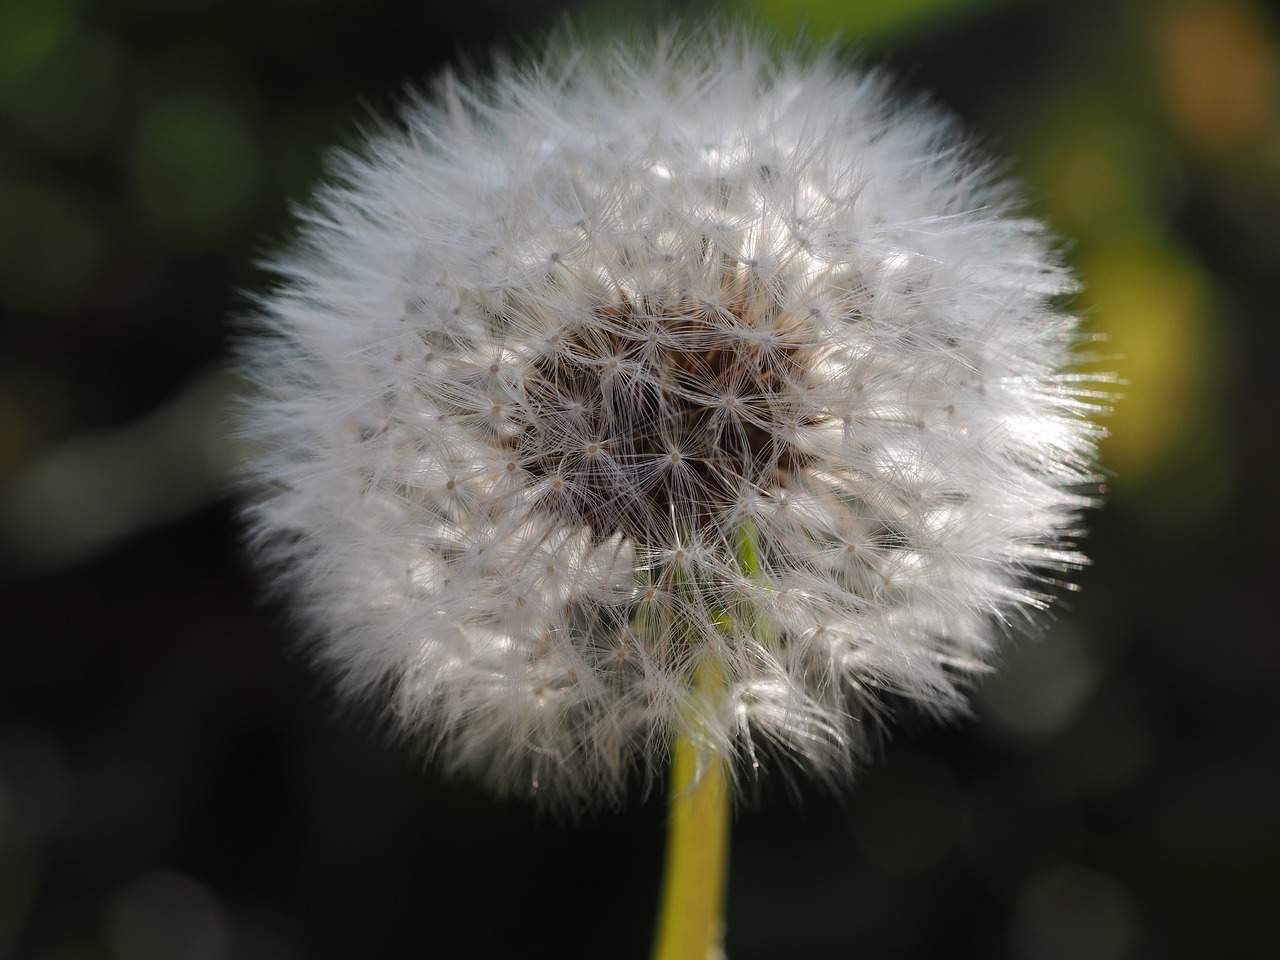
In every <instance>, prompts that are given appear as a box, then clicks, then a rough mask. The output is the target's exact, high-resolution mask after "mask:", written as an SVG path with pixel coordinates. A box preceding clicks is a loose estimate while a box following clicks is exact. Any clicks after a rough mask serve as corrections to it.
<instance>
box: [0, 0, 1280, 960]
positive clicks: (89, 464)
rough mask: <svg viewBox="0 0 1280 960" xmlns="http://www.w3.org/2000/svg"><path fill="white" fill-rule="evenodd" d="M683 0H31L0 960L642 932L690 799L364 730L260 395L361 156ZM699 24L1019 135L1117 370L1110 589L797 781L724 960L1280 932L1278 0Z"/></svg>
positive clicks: (3, 433)
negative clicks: (493, 55)
mask: <svg viewBox="0 0 1280 960" xmlns="http://www.w3.org/2000/svg"><path fill="white" fill-rule="evenodd" d="M655 6H661V5H654V4H644V3H639V2H636V3H614V4H610V5H607V6H601V5H594V6H592V5H585V4H564V3H536V2H521V0H475V2H473V3H470V4H465V5H451V6H448V7H440V6H436V5H432V4H427V3H421V2H419V3H416V4H411V3H396V2H376V0H369V2H365V3H356V2H354V0H308V2H303V0H257V2H250V0H0V317H2V318H3V319H2V324H3V326H0V578H2V580H3V582H2V583H0V597H2V598H3V599H2V606H0V957H12V958H15V960H303V958H306V960H310V958H346V957H355V956H374V957H379V956H421V957H432V958H437V957H438V958H452V957H487V956H509V955H514V954H516V953H523V954H529V953H532V954H533V955H534V956H542V955H547V956H557V957H564V958H574V957H584V958H585V957H610V958H614V957H616V958H640V957H644V956H645V955H646V954H647V951H648V947H649V936H650V924H651V922H652V919H653V913H654V910H655V908H656V903H657V899H656V898H657V882H658V876H659V868H660V856H661V830H662V817H663V811H662V805H661V798H660V796H658V797H651V798H650V799H648V800H647V801H641V800H637V801H636V802H635V803H634V804H633V805H632V807H630V808H629V809H628V810H626V811H624V812H622V813H620V814H619V815H617V816H615V817H602V818H600V819H599V820H598V821H593V822H589V823H585V824H581V825H576V826H567V825H560V824H557V823H554V822H549V821H546V820H543V819H540V818H538V817H537V816H536V815H535V814H534V813H533V811H532V808H531V807H530V806H527V805H525V804H523V803H520V802H515V801H511V802H502V803H497V802H494V801H492V800H491V799H490V798H489V797H487V796H486V795H485V794H484V793H483V792H481V791H480V790H478V789H477V788H476V787H475V786H474V785H472V784H469V783H466V782H461V783H459V782H449V781H445V780H443V779H442V778H441V777H439V775H438V774H437V773H436V772H435V771H433V770H432V769H431V768H430V767H429V766H428V765H424V764H423V762H422V760H421V758H419V757H416V756H414V755H413V754H412V753H411V752H410V751H409V750H408V749H407V748H403V747H401V746H398V745H387V744H386V743H385V742H384V740H383V738H382V737H381V735H380V733H379V731H378V730H377V729H376V724H375V723H374V722H373V721H372V720H371V719H370V718H368V717H364V716H359V715H355V716H352V715H349V714H348V715H343V716H338V717H336V718H335V717H334V706H333V704H332V702H331V701H330V699H329V695H328V694H327V693H326V692H325V690H326V684H325V683H324V681H322V680H321V679H319V678H317V677H316V676H314V675H313V673H312V671H311V670H310V668H309V667H308V666H307V664H306V662H305V658H304V657H303V656H301V655H299V654H298V652H297V648H296V647H295V640H296V637H295V635H294V633H293V631H292V629H291V626H290V624H289V622H288V620H287V617H286V615H285V614H284V613H283V611H282V610H280V609H278V608H277V607H276V606H274V605H273V604H272V603H271V602H269V601H266V600H264V599H263V596H262V584H261V582H260V581H259V579H258V578H257V577H256V575H255V573H254V572H253V570H252V569H251V568H250V566H249V564H248V563H247V562H246V561H245V560H244V558H243V556H242V551H241V549H240V545H239V543H238V532H237V525H236V522H235V519H234V512H235V498H234V496H233V495H232V494H231V493H230V492H229V491H230V479H229V478H230V476H231V474H232V472H233V471H234V468H235V465H236V463H237V462H238V461H239V460H240V459H241V457H242V456H243V451H240V450H238V449H236V447H235V445H234V444H232V443H231V442H230V441H228V440H227V439H226V411H227V407H228V404H229V402H230V398H231V397H232V396H233V395H234V394H235V391H236V389H237V385H236V381H235V377H234V375H233V374H231V373H230V372H228V367H227V359H228V357H229V353H230V349H231V345H232V344H233V342H234V340H235V338H236V337H238V336H239V335H240V325H239V322H238V320H237V318H238V317H242V316H244V315H245V314H247V313H248V312H250V311H251V310H252V295H253V291H255V290H261V289H263V287H264V285H265V284H267V283H269V279H268V278H267V277H266V276H265V275H264V274H263V273H262V272H261V271H260V270H259V269H258V268H257V267H256V266H255V260H256V259H257V258H259V257H260V256H261V255H263V253H264V252H266V251H269V250H270V249H272V248H273V247H274V246H276V245H277V244H279V243H281V242H282V241H283V240H284V239H285V238H287V236H288V234H289V230H290V227H289V213H288V211H289V204H290V203H294V202H301V201H302V200H304V199H305V198H306V196H307V195H308V193H309V192H310V190H311V189H312V187H313V186H314V184H315V183H316V182H317V179H318V178H319V177H320V176H321V175H322V170H323V157H324V152H325V150H326V149H327V148H328V147H330V146H332V145H334V144H342V143H351V142H353V141H355V140H356V139H357V137H358V135H359V131H360V130H361V129H362V128H366V127H368V126H370V125H371V124H372V123H373V122H374V120H373V118H374V117H377V116H380V115H383V114H385V113H387V112H388V111H390V110H392V109H393V108H394V106H395V104H396V103H397V102H399V101H400V100H401V98H402V97H403V95H404V91H405V89H406V87H405V84H406V82H413V81H416V82H419V83H420V82H421V81H423V80H424V79H426V78H429V77H430V76H432V75H433V74H435V73H436V72H437V71H439V70H440V69H441V68H442V67H444V66H445V65H448V64H450V63H458V62H464V61H465V62H478V63H481V64H482V63H483V62H484V58H485V56H486V51H487V50H489V49H490V48H491V47H492V46H493V45H494V44H495V43H496V44H500V45H505V46H507V47H508V48H517V49H518V48H519V47H520V46H522V45H524V44H533V45H536V44H537V42H538V38H539V37H540V36H542V35H544V34H545V32H546V31H547V30H549V29H554V28H555V27H556V26H557V25H558V24H559V23H561V22H562V19H563V18H564V17H566V16H569V17H572V18H574V19H576V20H577V21H578V22H580V23H582V24H583V25H584V27H583V28H584V29H586V30H593V29H603V28H606V27H609V26H612V25H614V24H616V23H617V22H620V21H621V22H626V21H638V22H644V21H645V20H646V19H651V18H652V16H653V11H654V7H655ZM673 8H674V6H673ZM698 9H699V10H704V9H705V10H714V11H718V12H721V13H729V14H734V13H737V14H741V15H745V16H749V17H753V18H754V19H756V20H757V21H758V22H761V23H764V24H768V25H772V26H774V27H776V28H777V29H778V30H780V31H782V32H793V31H802V32H805V33H807V34H809V35H811V36H814V37H817V38H819V39H829V38H834V42H837V43H839V44H842V45H844V46H845V47H847V48H848V50H849V52H850V57H851V59H856V60H859V61H861V62H863V63H870V64H873V65H884V66H886V67H888V68H889V69H891V70H893V71H894V72H895V73H896V74H898V75H899V76H900V77H902V78H903V84H904V89H906V90H909V91H920V92H928V93H929V94H930V95H931V96H932V97H933V98H934V99H936V100H937V101H939V102H940V103H942V104H944V105H946V106H947V107H948V108H950V109H951V110H953V111H955V112H956V113H958V114H959V115H960V116H961V117H962V119H963V120H964V121H965V122H966V123H967V124H968V126H969V127H971V128H972V129H973V130H975V131H978V132H979V136H981V137H982V138H983V139H982V142H983V143H984V144H986V145H988V146H989V147H990V148H991V150H992V152H993V153H994V154H996V155H999V156H1007V157H1011V158H1012V168H1011V172H1012V173H1013V174H1015V175H1016V176H1017V177H1019V178H1020V179H1022V180H1023V181H1024V182H1025V183H1026V184H1027V185H1028V192H1029V194H1030V195H1031V197H1032V198H1033V200H1032V202H1033V209H1034V212H1035V213H1036V214H1038V215H1040V216H1043V217H1044V218H1046V219H1048V220H1049V221H1051V222H1052V223H1053V225H1054V228H1055V229H1056V230H1057V232H1058V233H1059V234H1060V235H1061V236H1062V237H1064V238H1065V242H1066V244H1067V255H1068V256H1069V258H1070V259H1071V261H1072V262H1073V263H1074V264H1075V266H1076V268H1077V269H1078V272H1079V274H1080V276H1081V277H1082V280H1083V282H1084V287H1083V292H1082V294H1081V296H1080V300H1079V309H1080V310H1081V311H1082V312H1083V313H1084V315H1085V316H1086V318H1087V325H1088V327H1089V329H1090V330H1091V331H1093V332H1095V333H1096V334H1097V335H1098V340H1097V342H1096V344H1094V347H1093V353H1094V354H1095V355H1096V360H1095V361H1094V362H1093V368H1094V369H1096V370H1105V371H1115V372H1117V373H1118V374H1119V376H1120V377H1121V378H1122V379H1123V381H1124V385H1123V386H1121V387H1118V388H1117V392H1118V393H1120V394H1123V396H1122V397H1121V398H1120V399H1118V400H1117V401H1116V402H1115V404H1114V413H1113V414H1112V415H1110V416H1107V417H1106V418H1105V420H1104V423H1105V425H1106V426H1107V427H1108V429H1109V430H1110V432H1111V436H1110V437H1109V438H1108V440H1107V441H1106V442H1105V444H1104V450H1103V457H1104V468H1105V469H1106V471H1107V474H1108V479H1107V482H1106V487H1107V493H1106V504H1105V506H1103V507H1102V508H1101V509H1099V510H1097V511H1094V512H1093V513H1092V514H1091V515H1090V517H1089V525H1090V528H1091V532H1090V534H1089V536H1088V539H1087V541H1086V550H1087V552H1088V553H1089V554H1090V556H1091V557H1092V558H1093V561H1094V564H1093V566H1092V567H1091V568H1090V569H1089V570H1086V571H1085V572H1084V573H1083V574H1082V575H1081V577H1080V584H1079V586H1080V588H1081V589H1080V590H1079V592H1074V591H1072V592H1065V591H1064V596H1063V599H1062V602H1061V603H1060V604H1059V606H1058V607H1057V609H1056V618H1055V619H1054V621H1053V623H1052V624H1051V626H1050V627H1049V628H1048V629H1047V631H1046V632H1045V635H1044V636H1042V637H1039V638H1036V639H1025V638H1024V639H1019V640H1017V641H1014V642H1012V643H1011V644H1010V646H1009V648H1008V653H1007V656H1006V662H1004V663H1003V664H1001V665H1000V669H999V671H998V673H997V674H996V675H994V676H993V677H992V678H991V680H990V681H989V682H987V683H986V684H985V685H984V686H983V687H982V689H981V690H980V691H979V692H978V694H977V696H976V698H975V706H974V714H975V716H974V718H973V719H971V720H969V721H966V722H964V723H962V724H958V725H956V726H954V727H951V728H946V729H938V728H936V727H932V726H929V725H927V724H924V723H918V722H914V721H913V720H912V718H911V717H910V715H905V716H904V717H903V718H902V719H903V723H902V724H901V725H900V727H899V732H898V733H897V735H896V736H895V739H894V741H893V742H892V743H890V744H887V745H886V747H885V749H884V752H883V756H882V757H880V758H879V759H878V760H877V762H876V763H875V764H874V765H872V766H871V767H869V768H868V770H867V771H866V772H865V773H864V775H863V776H862V778H861V780H860V782H859V783H858V785H857V789H856V790H855V791H854V793H853V795H852V797H846V798H833V797H830V796H826V795H823V794H820V793H817V792H815V791H814V790H813V789H812V788H811V787H810V785H807V784H804V783H797V784H789V783H786V782H778V781H776V780H768V779H766V780H763V781H762V782H761V784H760V788H759V791H758V793H759V796H758V797H756V798H754V802H752V803H751V804H748V805H744V807H743V808H742V809H741V810H740V811H739V813H738V816H737V823H736V824H735V831H736V837H735V844H734V861H733V864H732V876H731V881H730V905H729V915H728V932H727V952H728V955H729V956H730V957H731V958H733V960H764V958H775V957H786V958H796V960H807V958H844V957H858V958H870V957H876V958H917V957H919V958H934V957H937V958H943V957H945V958H948V960H955V958H957V957H968V956H972V957H981V958H997V960H999V958H1010V960H1083V958H1088V960H1130V958H1135V960H1136V958H1161V960H1181V958H1186V960H1193V958H1204V957H1261V956H1274V955H1280V921H1278V920H1277V911H1276V908H1277V906H1278V905H1280V818H1278V817H1277V814H1276V811H1277V810H1280V707H1278V704H1280V694H1278V693H1277V686H1278V685H1280V647H1278V646H1277V643H1276V641H1275V634H1276V632H1277V631H1276V625H1275V620H1276V618H1275V616H1274V615H1273V614H1272V612H1271V610H1270V607H1271V605H1272V601H1273V599H1274V597H1275V593H1276V586H1275V583H1274V581H1275V570H1276V569H1277V561H1276V559H1275V557H1274V555H1272V554H1270V552H1269V551H1270V550H1271V549H1272V548H1274V547H1276V545H1277V544H1280V523H1278V522H1277V508H1276V506H1275V501H1273V500H1272V499H1271V497H1272V496H1275V495H1276V493H1277V482H1278V478H1280V449H1278V447H1277V444H1276V434H1277V423H1280V409H1278V404H1277V401H1276V398H1277V394H1278V393H1280V391H1278V390H1277V387H1276V384H1277V382H1278V381H1280V324H1277V323H1276V321H1275V312H1276V303H1277V284H1278V283H1280V232H1278V231H1277V224H1280V21H1278V19H1277V15H1276V10H1275V9H1274V8H1273V7H1271V6H1269V5H1266V4H1264V3H1262V2H1259V0H1199V2H1197V0H1123V2H1110V3H1108V2H1103V0H1081V2H1076V3H1049V2H1034V0H897V2H890V0H863V2H856V0H843V2H838V0H758V2H751V0H737V2H726V3H722V4H718V5H712V4H703V5H701V6H700V7H699V8H698ZM1268 350H1270V351H1272V352H1271V353H1268V352H1267V351H1268ZM1272 360H1275V361H1277V367H1276V368H1271V367H1268V366H1267V364H1268V363H1270V362H1271V361H1272ZM1268 623H1270V624H1271V626H1270V627H1268V626H1267V624H1268ZM659 794H660V791H659Z"/></svg>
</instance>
